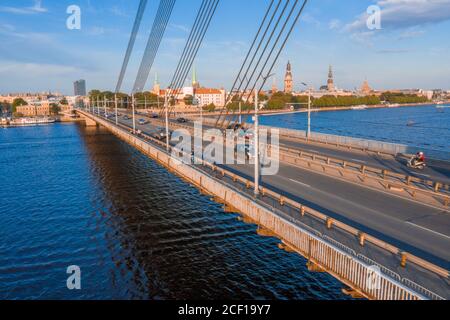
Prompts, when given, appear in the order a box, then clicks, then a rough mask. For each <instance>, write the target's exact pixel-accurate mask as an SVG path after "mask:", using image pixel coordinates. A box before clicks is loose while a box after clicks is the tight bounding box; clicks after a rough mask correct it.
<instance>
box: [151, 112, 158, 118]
mask: <svg viewBox="0 0 450 320" xmlns="http://www.w3.org/2000/svg"><path fill="white" fill-rule="evenodd" d="M151 117H152V118H153V119H157V118H159V115H158V114H157V113H152V115H151Z"/></svg>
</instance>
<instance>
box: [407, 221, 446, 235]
mask: <svg viewBox="0 0 450 320" xmlns="http://www.w3.org/2000/svg"><path fill="white" fill-rule="evenodd" d="M406 223H407V224H409V225H411V226H414V227H417V228H420V229H423V230H426V231H428V232H431V233H434V234H437V235H438V236H441V237H444V238H447V239H450V237H449V236H447V235H445V234H442V233H439V232H437V231H434V230H430V229H428V228H425V227H422V226H418V225H417V224H414V223H412V222H408V221H407V222H406Z"/></svg>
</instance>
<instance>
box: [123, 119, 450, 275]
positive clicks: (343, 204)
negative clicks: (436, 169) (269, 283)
mask: <svg viewBox="0 0 450 320" xmlns="http://www.w3.org/2000/svg"><path fill="white" fill-rule="evenodd" d="M139 118H142V117H138V119H139ZM120 122H121V123H122V124H124V125H127V126H129V127H132V120H123V118H120ZM136 129H138V130H141V131H142V132H145V133H147V134H150V133H151V132H152V131H153V130H155V129H156V127H155V126H153V125H151V124H147V125H144V126H141V125H139V124H137V125H136ZM371 161H376V160H375V159H372V160H371ZM224 167H225V168H226V169H228V170H230V171H234V172H236V173H237V174H240V175H241V176H244V177H247V178H249V179H250V178H252V177H253V172H254V169H253V166H251V165H231V166H230V165H228V166H224ZM261 183H262V185H263V186H265V187H267V188H270V189H272V190H274V191H277V192H279V193H280V194H283V195H285V196H287V197H289V198H291V199H293V200H297V201H299V202H300V203H303V204H304V205H306V206H308V207H311V208H313V209H316V210H318V211H320V212H322V213H324V214H326V215H328V216H330V217H333V218H335V219H336V220H339V221H342V222H344V223H346V224H348V225H351V226H353V227H355V228H358V229H359V230H361V231H363V232H366V233H368V234H371V235H373V236H376V237H378V238H380V239H382V240H384V241H386V242H388V243H391V244H393V245H395V246H397V247H399V248H401V249H403V250H405V251H407V252H410V253H412V254H415V255H417V256H419V257H422V258H423V259H425V260H428V261H430V262H433V263H435V264H437V265H439V266H441V267H443V268H446V269H450V250H449V248H450V210H444V209H440V208H437V207H433V206H428V205H426V204H423V203H420V202H416V201H413V200H408V199H405V198H403V197H398V196H395V195H393V194H391V193H387V192H382V191H377V190H374V189H370V188H366V187H364V186H361V185H358V184H355V183H350V182H347V181H342V180H339V179H335V178H332V177H328V176H325V175H322V174H318V173H314V172H311V171H309V170H305V169H302V168H298V167H293V166H290V165H287V164H283V163H282V164H280V171H279V173H278V174H277V175H276V176H266V177H262V178H261Z"/></svg>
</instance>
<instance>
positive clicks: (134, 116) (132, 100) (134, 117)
mask: <svg viewBox="0 0 450 320" xmlns="http://www.w3.org/2000/svg"><path fill="white" fill-rule="evenodd" d="M134 103H135V100H134V93H133V94H132V95H131V108H132V112H133V134H136V115H135V112H134Z"/></svg>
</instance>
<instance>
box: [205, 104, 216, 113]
mask: <svg viewBox="0 0 450 320" xmlns="http://www.w3.org/2000/svg"><path fill="white" fill-rule="evenodd" d="M203 110H205V111H206V112H214V111H215V110H216V106H215V104H214V103H210V104H208V105H207V106H204V107H203Z"/></svg>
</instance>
